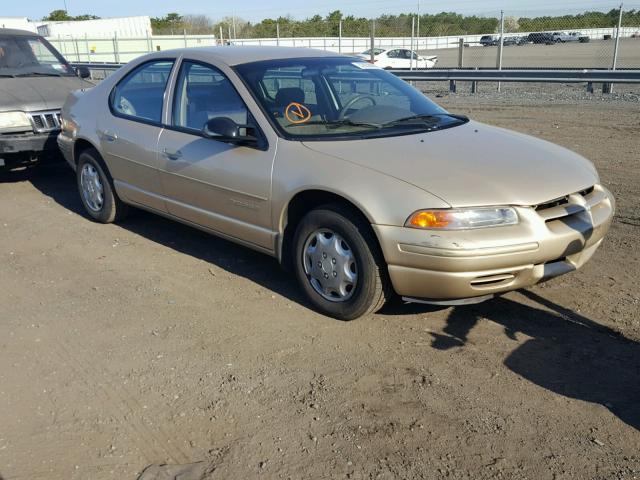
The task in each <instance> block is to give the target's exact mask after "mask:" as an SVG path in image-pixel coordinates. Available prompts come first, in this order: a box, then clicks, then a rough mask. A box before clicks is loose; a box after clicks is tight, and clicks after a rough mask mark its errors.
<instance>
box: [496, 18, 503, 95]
mask: <svg viewBox="0 0 640 480" xmlns="http://www.w3.org/2000/svg"><path fill="white" fill-rule="evenodd" d="M503 47H504V10H500V43H498V58H497V60H496V68H497V69H498V70H502V48H503ZM500 87H501V85H500V82H498V92H499V91H500Z"/></svg>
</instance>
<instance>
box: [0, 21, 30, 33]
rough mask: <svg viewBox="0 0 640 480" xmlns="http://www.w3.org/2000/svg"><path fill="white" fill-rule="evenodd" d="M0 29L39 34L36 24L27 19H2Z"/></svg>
mask: <svg viewBox="0 0 640 480" xmlns="http://www.w3.org/2000/svg"><path fill="white" fill-rule="evenodd" d="M0 28H16V29H18V30H29V31H30V32H37V31H38V28H37V25H36V24H35V23H32V22H30V21H29V19H28V18H27V17H0Z"/></svg>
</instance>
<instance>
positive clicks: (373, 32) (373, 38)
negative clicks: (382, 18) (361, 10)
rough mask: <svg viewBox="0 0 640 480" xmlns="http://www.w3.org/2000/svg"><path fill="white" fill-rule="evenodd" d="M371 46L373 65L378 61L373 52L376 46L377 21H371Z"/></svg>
mask: <svg viewBox="0 0 640 480" xmlns="http://www.w3.org/2000/svg"><path fill="white" fill-rule="evenodd" d="M370 30H371V39H370V40H371V45H370V47H369V48H370V52H371V63H375V61H376V54H375V52H374V51H373V50H374V48H375V45H376V21H375V20H371V28H370Z"/></svg>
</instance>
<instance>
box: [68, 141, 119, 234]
mask: <svg viewBox="0 0 640 480" xmlns="http://www.w3.org/2000/svg"><path fill="white" fill-rule="evenodd" d="M76 180H77V185H78V193H79V194H80V200H81V201H82V205H83V206H84V209H85V211H86V212H87V213H88V214H89V216H90V217H91V218H92V219H93V220H95V221H96V222H100V223H112V222H115V221H118V220H122V219H124V218H125V217H126V215H127V214H128V212H129V206H128V205H126V204H125V203H123V202H122V200H120V198H118V195H117V194H116V192H115V188H114V187H113V179H112V178H111V175H110V174H109V170H108V169H107V167H106V165H105V164H104V161H103V160H102V157H100V154H99V153H98V152H97V151H96V150H95V149H93V148H89V149H87V150H84V151H83V152H82V153H81V154H80V158H79V159H78V166H77V167H76Z"/></svg>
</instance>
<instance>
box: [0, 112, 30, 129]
mask: <svg viewBox="0 0 640 480" xmlns="http://www.w3.org/2000/svg"><path fill="white" fill-rule="evenodd" d="M31 128H32V127H31V120H29V117H27V114H26V113H24V112H0V130H10V131H19V130H21V129H27V130H31Z"/></svg>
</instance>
